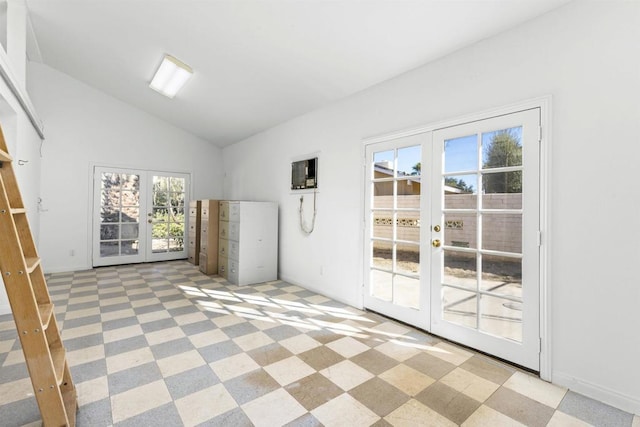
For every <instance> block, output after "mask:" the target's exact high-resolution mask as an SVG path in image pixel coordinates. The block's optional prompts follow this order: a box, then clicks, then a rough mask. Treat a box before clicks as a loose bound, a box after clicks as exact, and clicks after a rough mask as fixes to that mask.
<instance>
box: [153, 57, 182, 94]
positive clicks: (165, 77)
mask: <svg viewBox="0 0 640 427" xmlns="http://www.w3.org/2000/svg"><path fill="white" fill-rule="evenodd" d="M192 74H193V70H192V69H191V67H189V66H188V65H187V64H185V63H184V62H182V61H180V60H178V59H176V58H174V57H173V56H171V55H165V56H164V58H163V59H162V63H161V64H160V66H159V67H158V71H156V74H155V75H154V76H153V80H151V83H149V87H150V88H151V89H153V90H155V91H157V92H160V93H161V94H163V95H164V96H166V97H168V98H173V97H174V96H176V93H178V91H179V90H180V89H181V88H182V86H184V84H185V83H186V82H187V80H189V78H190V77H191V75H192Z"/></svg>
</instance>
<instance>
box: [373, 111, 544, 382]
mask: <svg viewBox="0 0 640 427" xmlns="http://www.w3.org/2000/svg"><path fill="white" fill-rule="evenodd" d="M539 116H540V111H539V109H531V110H526V111H522V112H517V113H512V114H507V115H503V116H499V117H493V118H488V119H485V120H479V121H474V122H472V123H466V124H460V125H456V126H451V127H447V128H443V129H436V130H434V131H430V132H425V133H423V134H419V135H415V136H411V137H405V138H399V139H395V140H392V141H387V142H384V143H379V144H373V145H370V146H368V147H367V148H366V155H367V177H368V184H367V195H366V196H367V211H368V215H367V217H368V218H367V229H368V230H369V233H368V238H367V239H366V240H367V242H366V244H365V246H366V251H367V252H366V254H367V260H368V262H366V263H365V264H367V271H366V274H365V298H364V300H365V306H366V307H367V308H370V309H372V310H375V311H379V312H381V313H383V314H386V315H389V316H391V317H394V318H397V319H398V320H402V321H405V322H408V323H411V324H413V325H415V326H418V327H421V328H424V329H426V330H429V331H430V332H433V333H434V334H437V335H440V336H443V337H445V338H447V339H451V340H453V341H456V342H459V343H462V344H465V345H468V346H470V347H473V348H476V349H478V350H481V351H484V352H487V353H490V354H493V355H495V356H498V357H500V358H503V359H506V360H510V361H512V362H514V363H517V364H519V365H522V366H525V367H527V368H531V369H534V370H538V369H539V366H540V365H539V351H540V348H539V343H540V340H539V337H540V332H539V311H540V308H539V289H540V285H539V263H540V259H539V258H540V257H539V240H538V239H539V230H540V201H539V200H540V187H539V170H540V165H539V161H540V160H539V125H540V119H539ZM409 154H410V155H409ZM417 236H419V238H418V237H417ZM412 262H413V264H412Z"/></svg>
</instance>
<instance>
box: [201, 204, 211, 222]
mask: <svg viewBox="0 0 640 427" xmlns="http://www.w3.org/2000/svg"><path fill="white" fill-rule="evenodd" d="M200 218H202V219H203V222H204V220H205V219H209V204H208V203H207V204H206V206H205V204H202V209H201V210H200Z"/></svg>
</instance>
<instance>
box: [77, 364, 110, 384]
mask: <svg viewBox="0 0 640 427" xmlns="http://www.w3.org/2000/svg"><path fill="white" fill-rule="evenodd" d="M105 375H107V360H106V359H100V360H96V361H93V362H89V363H83V364H82V365H76V366H72V367H71V378H73V381H74V382H75V383H76V384H78V383H82V382H85V381H89V380H93V379H95V378H99V377H103V376H105Z"/></svg>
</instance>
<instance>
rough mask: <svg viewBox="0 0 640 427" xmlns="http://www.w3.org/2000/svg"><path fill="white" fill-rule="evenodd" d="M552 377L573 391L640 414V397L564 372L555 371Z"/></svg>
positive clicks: (555, 382) (554, 381) (554, 380)
mask: <svg viewBox="0 0 640 427" xmlns="http://www.w3.org/2000/svg"><path fill="white" fill-rule="evenodd" d="M552 378H553V381H552V382H553V383H554V384H557V385H560V386H563V387H567V388H568V389H570V390H571V391H575V392H576V393H580V394H582V395H584V396H587V397H590V398H592V399H596V400H599V401H600V402H603V403H606V404H607V405H611V406H613V407H616V408H618V409H621V410H623V411H626V412H631V413H632V414H640V397H633V396H629V395H626V394H624V393H620V392H618V391H615V390H612V389H610V388H607V387H603V386H600V385H597V384H593V383H590V382H588V381H583V380H580V379H577V378H575V377H573V376H571V375H567V374H565V373H562V372H554V373H553V375H552Z"/></svg>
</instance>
